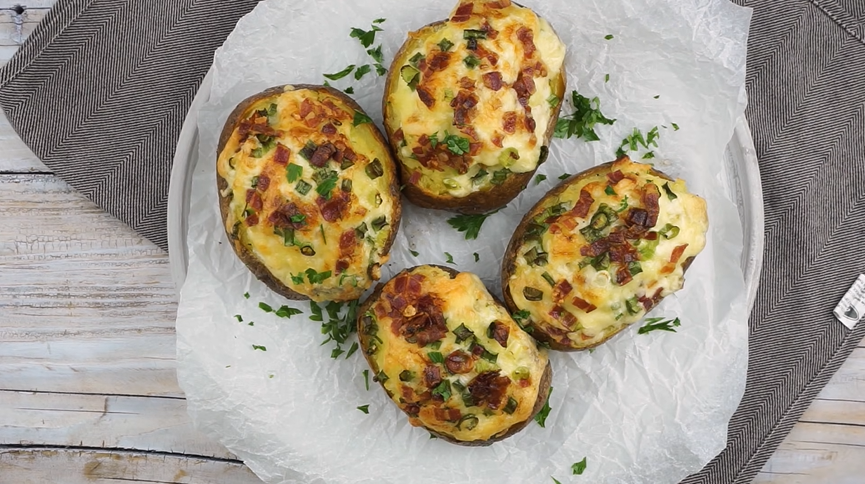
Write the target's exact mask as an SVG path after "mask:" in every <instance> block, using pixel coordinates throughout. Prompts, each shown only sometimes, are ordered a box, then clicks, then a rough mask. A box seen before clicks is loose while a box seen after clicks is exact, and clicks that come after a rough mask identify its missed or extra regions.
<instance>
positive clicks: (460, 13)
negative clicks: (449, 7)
mask: <svg viewBox="0 0 865 484" xmlns="http://www.w3.org/2000/svg"><path fill="white" fill-rule="evenodd" d="M474 8H475V4H474V3H472V2H469V3H464V4H462V5H460V6H459V7H458V8H457V10H456V12H454V16H453V17H451V22H455V23H459V22H465V21H467V20H468V19H469V18H471V16H472V10H474Z"/></svg>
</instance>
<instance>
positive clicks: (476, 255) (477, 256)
mask: <svg viewBox="0 0 865 484" xmlns="http://www.w3.org/2000/svg"><path fill="white" fill-rule="evenodd" d="M472 255H473V256H475V262H480V260H481V256H479V255H478V253H477V252H472Z"/></svg>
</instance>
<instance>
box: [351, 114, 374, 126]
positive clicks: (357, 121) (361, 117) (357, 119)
mask: <svg viewBox="0 0 865 484" xmlns="http://www.w3.org/2000/svg"><path fill="white" fill-rule="evenodd" d="M371 122H372V119H371V118H370V117H369V116H367V115H366V114H363V113H362V112H360V111H355V112H354V120H353V121H352V124H353V125H354V126H360V125H361V124H366V123H371Z"/></svg>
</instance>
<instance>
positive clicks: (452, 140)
mask: <svg viewBox="0 0 865 484" xmlns="http://www.w3.org/2000/svg"><path fill="white" fill-rule="evenodd" d="M444 143H445V144H446V145H447V147H448V150H450V152H451V153H453V154H455V155H464V154H466V153H468V152H469V150H470V149H471V147H470V145H469V139H468V138H463V137H462V136H457V135H455V134H449V135H447V136H445V139H444Z"/></svg>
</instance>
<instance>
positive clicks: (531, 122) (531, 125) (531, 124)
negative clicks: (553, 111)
mask: <svg viewBox="0 0 865 484" xmlns="http://www.w3.org/2000/svg"><path fill="white" fill-rule="evenodd" d="M536 127H537V123H536V122H535V118H533V117H532V114H531V112H529V111H528V110H526V129H527V130H529V132H530V133H533V132H534V131H535V128H536Z"/></svg>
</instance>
